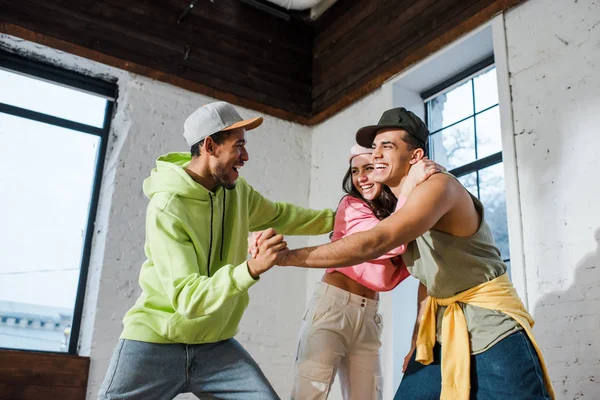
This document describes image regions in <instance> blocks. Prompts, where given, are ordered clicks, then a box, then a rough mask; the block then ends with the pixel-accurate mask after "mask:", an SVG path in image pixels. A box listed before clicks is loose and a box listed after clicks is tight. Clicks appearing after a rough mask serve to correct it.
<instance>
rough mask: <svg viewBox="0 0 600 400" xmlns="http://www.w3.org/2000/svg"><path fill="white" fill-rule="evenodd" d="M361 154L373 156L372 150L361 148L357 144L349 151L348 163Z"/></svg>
mask: <svg viewBox="0 0 600 400" xmlns="http://www.w3.org/2000/svg"><path fill="white" fill-rule="evenodd" d="M361 154H373V149H369V148H367V147H362V146H361V145H359V144H355V145H354V146H352V148H351V149H350V157H349V158H348V162H352V159H353V158H354V157H356V156H360V155H361Z"/></svg>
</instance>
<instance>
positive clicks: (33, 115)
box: [0, 101, 110, 136]
mask: <svg viewBox="0 0 600 400" xmlns="http://www.w3.org/2000/svg"><path fill="white" fill-rule="evenodd" d="M108 103H110V102H108V101H107V104H108ZM0 113H4V114H8V115H13V116H15V117H20V118H24V119H29V120H32V121H37V122H41V123H44V124H49V125H54V126H59V127H61V128H66V129H71V130H75V131H80V132H82V133H89V134H92V135H96V136H103V135H104V134H105V133H104V132H105V129H103V128H97V127H95V126H91V125H86V124H82V123H79V122H74V121H70V120H68V119H64V118H59V117H54V116H52V115H48V114H44V113H41V112H37V111H31V110H28V109H26V108H21V107H16V106H11V105H9V104H5V103H0ZM108 122H110V120H109V121H108ZM104 126H107V121H106V119H105V121H104Z"/></svg>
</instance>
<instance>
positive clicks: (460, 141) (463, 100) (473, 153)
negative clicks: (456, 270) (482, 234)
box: [422, 57, 510, 268]
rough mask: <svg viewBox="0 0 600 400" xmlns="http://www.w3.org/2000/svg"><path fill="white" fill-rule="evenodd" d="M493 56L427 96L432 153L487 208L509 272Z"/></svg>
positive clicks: (489, 219) (488, 219)
mask: <svg viewBox="0 0 600 400" xmlns="http://www.w3.org/2000/svg"><path fill="white" fill-rule="evenodd" d="M493 62H494V60H493V57H490V58H488V59H486V60H484V61H482V62H481V63H478V64H477V65H475V66H473V67H471V68H469V69H467V70H466V71H464V72H463V73H461V74H459V75H458V76H456V77H454V78H452V79H451V80H449V81H447V82H444V83H442V84H441V85H438V86H436V87H434V88H433V89H431V90H428V91H427V92H425V93H423V94H422V97H423V98H424V101H425V115H426V120H427V125H428V126H429V130H430V132H431V135H430V137H429V153H430V156H431V158H432V159H433V160H435V161H436V162H438V163H440V164H442V165H444V166H446V168H448V170H449V172H450V173H452V174H453V175H454V176H456V177H457V178H458V180H459V181H460V182H461V183H462V184H463V185H464V186H465V187H466V188H467V190H469V191H470V192H471V193H472V194H473V195H475V196H477V197H478V198H479V199H480V200H481V202H482V203H483V204H484V206H485V212H486V214H485V219H486V221H487V222H488V224H489V225H490V228H491V230H492V232H493V234H494V238H495V239H496V245H497V246H498V248H499V249H500V252H501V253H502V258H503V259H504V262H506V263H507V265H508V266H509V268H510V251H509V241H508V225H507V216H506V198H505V188H504V170H503V165H502V141H501V134H500V113H499V106H498V88H497V83H496V69H495V67H494V65H493Z"/></svg>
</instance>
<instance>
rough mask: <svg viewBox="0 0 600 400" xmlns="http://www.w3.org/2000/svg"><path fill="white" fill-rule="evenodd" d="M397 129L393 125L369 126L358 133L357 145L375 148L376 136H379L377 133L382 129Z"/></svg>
mask: <svg viewBox="0 0 600 400" xmlns="http://www.w3.org/2000/svg"><path fill="white" fill-rule="evenodd" d="M389 128H395V126H393V125H369V126H364V127H362V128H360V129H359V130H358V131H357V132H356V143H358V144H359V145H361V146H362V147H368V148H371V147H373V141H374V140H375V136H377V132H379V131H380V130H382V129H389Z"/></svg>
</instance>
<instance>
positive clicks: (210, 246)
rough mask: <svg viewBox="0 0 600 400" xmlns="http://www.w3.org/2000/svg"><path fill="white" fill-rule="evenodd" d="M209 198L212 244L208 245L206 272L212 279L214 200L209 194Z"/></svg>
mask: <svg viewBox="0 0 600 400" xmlns="http://www.w3.org/2000/svg"><path fill="white" fill-rule="evenodd" d="M208 198H209V199H210V242H209V245H208V265H207V267H206V270H207V272H208V276H209V277H210V253H211V252H212V243H213V198H212V194H210V193H209V194H208Z"/></svg>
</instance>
